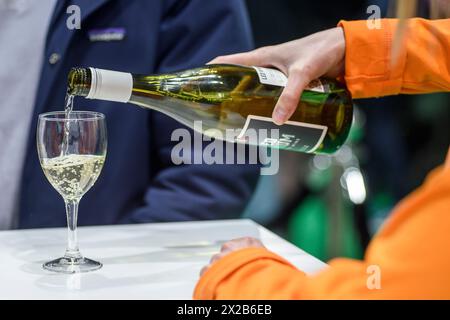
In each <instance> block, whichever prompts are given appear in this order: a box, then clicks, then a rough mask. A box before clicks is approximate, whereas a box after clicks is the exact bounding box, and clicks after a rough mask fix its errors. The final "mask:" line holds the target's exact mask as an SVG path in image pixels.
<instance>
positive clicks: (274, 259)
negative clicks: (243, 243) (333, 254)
mask: <svg viewBox="0 0 450 320" xmlns="http://www.w3.org/2000/svg"><path fill="white" fill-rule="evenodd" d="M449 151H450V150H449ZM449 247H450V152H449V156H448V160H447V164H446V166H445V167H441V168H439V169H436V170H435V171H434V172H433V173H431V174H430V175H429V177H428V178H427V181H426V183H425V184H424V185H423V186H422V187H420V188H419V189H418V190H417V191H415V192H414V193H413V194H411V195H410V196H409V197H408V198H406V199H405V200H403V201H402V202H401V203H400V204H399V205H398V206H397V208H396V210H395V212H394V213H393V215H392V216H391V218H390V219H389V221H388V222H387V223H386V224H385V226H384V227H383V228H382V230H381V231H380V233H379V234H378V235H377V236H376V237H375V238H374V239H373V240H372V243H371V244H370V246H369V248H368V250H367V252H366V257H365V259H364V260H363V261H358V260H351V259H335V260H332V261H331V262H330V268H327V269H326V270H324V271H322V272H319V273H318V274H316V275H314V276H306V275H305V274H304V273H303V272H301V271H299V270H297V269H296V268H295V267H294V266H292V265H291V264H290V263H289V262H287V261H285V260H284V259H283V258H281V257H279V256H277V255H276V254H274V253H271V252H269V251H267V250H265V249H261V248H249V249H243V250H240V251H236V252H234V253H231V254H229V255H228V256H226V257H224V258H222V259H221V260H219V261H218V262H216V263H215V264H214V265H213V266H212V267H211V268H210V269H209V270H208V271H206V273H205V274H204V275H203V277H202V278H201V279H200V281H199V282H198V284H197V287H196V289H195V292H194V298H196V299H422V298H429V299H450V272H448V270H450V250H449Z"/></svg>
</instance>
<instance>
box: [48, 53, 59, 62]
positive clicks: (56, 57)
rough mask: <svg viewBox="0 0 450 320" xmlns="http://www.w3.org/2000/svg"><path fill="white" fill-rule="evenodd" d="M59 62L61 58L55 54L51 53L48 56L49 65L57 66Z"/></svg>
mask: <svg viewBox="0 0 450 320" xmlns="http://www.w3.org/2000/svg"><path fill="white" fill-rule="evenodd" d="M59 60H61V56H60V55H59V54H57V53H52V54H51V55H50V58H48V62H49V63H50V64H57V63H58V62H59Z"/></svg>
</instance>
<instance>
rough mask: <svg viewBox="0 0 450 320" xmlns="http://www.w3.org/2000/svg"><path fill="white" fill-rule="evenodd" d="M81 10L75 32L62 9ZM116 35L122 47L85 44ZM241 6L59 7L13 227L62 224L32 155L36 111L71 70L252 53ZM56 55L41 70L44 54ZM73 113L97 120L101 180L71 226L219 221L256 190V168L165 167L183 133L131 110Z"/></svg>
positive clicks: (173, 1) (145, 3)
mask: <svg viewBox="0 0 450 320" xmlns="http://www.w3.org/2000/svg"><path fill="white" fill-rule="evenodd" d="M70 4H76V5H78V6H79V7H80V8H81V16H82V20H81V29H80V30H69V29H68V28H67V27H66V20H67V18H68V17H69V14H67V13H66V9H67V6H68V5H70ZM105 28H124V29H125V32H126V35H125V38H124V39H123V40H121V41H109V42H105V41H97V42H92V41H91V40H90V39H89V31H91V30H95V29H105ZM251 45H252V44H251V35H250V28H249V23H248V20H247V16H246V10H245V8H244V5H243V1H240V0H226V1H223V0H186V1H184V0H109V1H108V0H74V1H64V0H59V1H58V2H57V6H56V8H55V12H54V14H53V17H52V21H51V24H50V27H49V31H48V35H47V41H46V48H45V59H44V61H43V66H42V72H41V78H40V84H39V89H38V92H37V97H36V105H35V110H34V115H33V121H32V127H31V130H30V135H29V144H28V151H27V158H26V161H25V165H24V169H23V176H22V186H21V193H20V201H19V202H20V206H19V222H18V227H19V228H33V227H56V226H64V225H66V220H65V219H66V218H65V213H64V205H63V201H62V198H61V197H60V196H59V195H58V194H57V192H56V191H55V190H54V189H53V188H52V187H51V186H50V184H49V183H48V181H47V180H46V178H45V176H44V175H43V172H42V169H41V168H40V165H39V160H38V157H37V152H36V142H35V140H36V134H35V133H36V122H37V116H38V114H39V113H43V112H48V111H54V110H62V108H63V102H64V96H65V90H66V77H67V73H68V71H69V69H70V68H71V67H73V66H84V67H88V66H92V67H97V68H103V69H112V70H119V71H126V72H131V73H141V74H153V73H163V72H168V71H173V70H178V69H184V68H190V67H194V66H199V65H202V64H204V63H206V62H207V61H209V60H210V59H211V58H213V57H215V56H217V55H221V54H227V53H232V52H236V51H242V50H248V49H251ZM55 53H56V54H58V55H60V57H61V59H60V60H59V61H58V59H55V55H53V59H50V60H52V62H53V63H50V60H49V57H50V56H51V55H52V54H55ZM75 109H78V110H93V111H99V112H102V113H104V114H105V115H106V119H107V126H108V154H107V159H106V163H105V166H104V168H103V171H102V173H101V176H100V178H99V180H98V181H97V183H96V184H95V185H94V187H93V188H92V189H91V190H90V191H89V192H88V193H87V194H86V195H85V196H84V197H83V199H82V200H81V203H80V214H79V219H78V221H79V225H94V224H115V223H134V222H153V221H182V220H196V219H219V218H233V217H237V216H239V214H240V213H241V211H242V210H243V209H244V208H245V204H246V202H247V201H248V199H249V197H250V196H251V193H252V191H253V189H254V187H255V185H256V181H257V177H258V174H259V171H258V170H259V168H258V166H249V165H226V166H225V165H206V164H205V165H180V166H176V165H174V164H172V162H171V159H170V154H171V150H172V147H173V146H174V145H175V144H176V143H177V142H172V141H171V139H170V137H171V133H172V131H173V130H175V129H176V128H180V127H182V125H180V124H179V123H177V122H175V121H174V120H172V119H170V118H168V117H166V116H164V115H162V114H160V113H157V112H152V111H149V110H144V109H140V108H137V107H135V106H132V105H126V104H120V103H112V102H104V101H94V100H84V99H82V98H78V99H75Z"/></svg>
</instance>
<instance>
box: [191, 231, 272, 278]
mask: <svg viewBox="0 0 450 320" xmlns="http://www.w3.org/2000/svg"><path fill="white" fill-rule="evenodd" d="M246 248H265V247H264V245H263V244H262V242H261V241H260V240H258V239H255V238H251V237H245V238H238V239H234V240H231V241H228V242H226V243H224V244H223V245H222V248H221V249H220V252H219V253H217V254H215V255H213V256H212V258H211V260H210V261H209V264H208V265H207V266H205V267H204V268H203V269H202V270H201V271H200V276H202V275H203V274H204V273H205V272H206V270H208V269H209V268H210V267H211V266H212V265H213V264H214V263H215V262H217V261H218V260H220V259H222V258H223V257H225V256H226V255H228V254H230V253H231V252H234V251H237V250H241V249H246Z"/></svg>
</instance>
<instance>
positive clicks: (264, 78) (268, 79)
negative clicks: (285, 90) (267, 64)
mask: <svg viewBox="0 0 450 320" xmlns="http://www.w3.org/2000/svg"><path fill="white" fill-rule="evenodd" d="M253 68H254V69H255V70H256V73H257V74H258V77H259V82H261V83H263V84H269V85H272V86H278V87H286V84H287V77H286V76H285V75H284V73H283V72H281V71H279V70H275V69H269V68H262V67H253Z"/></svg>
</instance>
